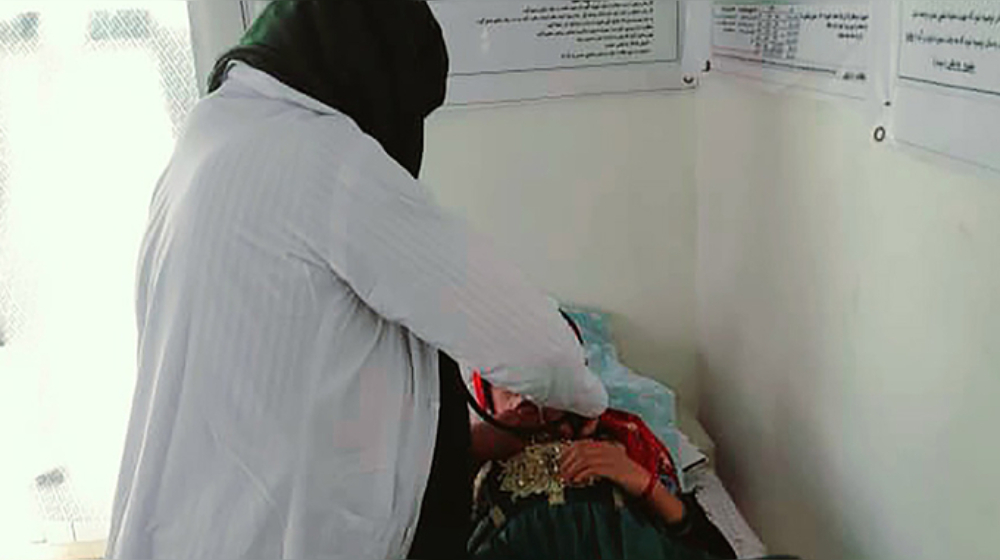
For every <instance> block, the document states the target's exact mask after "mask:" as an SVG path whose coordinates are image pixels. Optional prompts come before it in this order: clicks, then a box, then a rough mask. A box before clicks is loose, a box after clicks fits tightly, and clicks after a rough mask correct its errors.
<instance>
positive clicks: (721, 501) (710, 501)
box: [563, 305, 767, 558]
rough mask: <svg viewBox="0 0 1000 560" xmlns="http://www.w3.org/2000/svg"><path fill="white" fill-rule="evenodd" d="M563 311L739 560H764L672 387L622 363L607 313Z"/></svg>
mask: <svg viewBox="0 0 1000 560" xmlns="http://www.w3.org/2000/svg"><path fill="white" fill-rule="evenodd" d="M563 310H564V311H565V312H566V313H567V314H568V315H569V316H570V317H571V318H572V319H573V321H574V322H575V323H576V324H577V325H578V326H579V327H580V330H581V335H582V337H583V340H584V345H585V347H586V351H587V358H588V361H589V364H590V367H591V369H592V370H593V371H594V373H596V374H597V375H598V376H599V377H600V378H601V380H602V381H603V382H604V384H605V386H606V387H607V389H608V394H609V397H610V399H611V406H612V407H613V408H617V409H621V410H626V411H628V412H632V413H635V414H638V415H639V416H641V417H642V418H643V420H644V421H645V422H646V424H648V425H649V427H650V429H652V430H653V431H654V433H656V434H657V436H659V437H660V439H662V440H663V441H664V443H665V444H666V445H667V447H669V448H670V451H671V454H672V455H673V456H674V457H675V458H676V460H677V462H678V464H679V466H680V468H681V471H682V479H681V483H682V486H683V487H684V489H685V490H686V491H694V492H695V497H696V498H697V500H698V502H699V503H700V504H701V506H702V508H704V509H705V512H706V513H707V514H708V516H709V518H710V519H711V520H712V522H713V523H714V524H715V525H716V526H717V527H718V528H719V530H720V531H721V532H722V534H723V535H724V536H725V537H726V540H728V541H729V544H730V545H731V546H732V547H733V550H734V551H735V552H736V554H737V556H738V557H739V558H759V557H762V556H765V555H766V554H767V550H766V547H765V546H764V544H763V542H762V541H761V540H760V538H759V537H758V536H757V535H756V534H755V533H754V531H753V529H752V528H751V527H750V525H749V524H748V523H747V521H746V519H745V518H744V517H743V515H742V514H741V513H740V511H739V509H738V508H737V507H736V505H735V503H734V502H733V499H732V497H731V496H730V495H729V492H728V491H727V490H726V488H725V486H724V485H723V483H722V481H721V480H720V479H719V476H718V475H717V474H716V472H715V469H714V467H713V465H714V461H715V445H714V443H713V442H712V440H711V438H710V437H709V436H708V434H707V432H706V431H705V430H704V429H703V428H702V426H701V425H700V424H699V423H698V421H697V420H696V419H695V418H694V416H693V415H691V414H689V413H687V412H685V411H681V410H678V409H677V407H676V402H677V401H676V398H675V395H674V392H673V391H672V390H671V389H670V388H669V387H666V386H665V385H663V384H661V383H659V382H657V381H654V380H652V379H649V378H647V377H644V376H642V375H640V374H638V373H636V372H634V371H632V370H630V369H629V368H628V367H626V366H625V365H624V364H622V363H621V362H620V361H619V359H618V352H617V350H616V348H615V344H614V341H613V339H612V335H611V328H610V318H609V316H608V315H607V314H606V313H603V312H601V311H599V310H595V309H589V308H583V307H576V306H569V305H564V306H563Z"/></svg>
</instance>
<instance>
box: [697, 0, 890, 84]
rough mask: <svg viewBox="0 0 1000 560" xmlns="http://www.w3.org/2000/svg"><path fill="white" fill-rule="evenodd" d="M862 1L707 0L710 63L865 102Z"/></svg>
mask: <svg viewBox="0 0 1000 560" xmlns="http://www.w3.org/2000/svg"><path fill="white" fill-rule="evenodd" d="M876 13H877V10H876V9H875V8H874V7H873V3H872V2H870V1H863V2H862V1H853V2H852V1H850V0H846V1H834V2H809V1H777V2H775V1H772V2H761V1H757V2H746V1H736V0H715V2H714V6H713V14H712V24H711V25H712V60H713V66H714V69H715V70H717V71H719V72H723V73H730V74H736V75H739V76H742V77H746V78H752V79H756V80H759V81H761V82H765V83H769V84H773V85H776V86H778V87H782V88H784V87H796V88H804V89H807V90H813V91H817V92H821V93H825V94H832V95H837V96H843V97H849V98H854V99H859V100H865V99H869V98H871V97H872V91H873V84H874V83H875V75H876V74H877V73H878V69H877V68H876V65H875V64H873V60H874V57H873V54H874V52H875V50H876V44H877V39H876V38H875V37H876V34H875V33H874V32H873V27H874V21H875V19H876Z"/></svg>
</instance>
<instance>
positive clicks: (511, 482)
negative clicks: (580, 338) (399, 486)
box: [469, 322, 735, 560]
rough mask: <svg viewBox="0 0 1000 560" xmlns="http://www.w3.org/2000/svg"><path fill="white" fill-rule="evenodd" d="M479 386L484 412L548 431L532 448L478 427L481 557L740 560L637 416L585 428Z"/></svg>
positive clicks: (473, 549) (611, 414)
mask: <svg viewBox="0 0 1000 560" xmlns="http://www.w3.org/2000/svg"><path fill="white" fill-rule="evenodd" d="M571 324H572V322H571ZM573 326H574V329H575V325H573ZM473 384H474V385H475V389H476V400H477V401H478V402H479V405H480V407H481V408H482V409H483V410H484V412H486V413H487V414H488V415H489V416H491V417H492V418H493V419H495V420H497V421H499V422H500V423H502V424H503V425H504V426H511V427H515V428H521V429H524V428H529V429H531V428H535V429H539V430H541V428H543V427H544V428H547V429H545V430H541V431H538V432H536V435H534V436H532V437H531V438H530V442H529V441H525V437H524V436H523V435H514V434H512V433H509V432H507V431H505V430H502V429H500V428H498V427H494V426H493V425H491V424H490V423H488V422H482V421H479V422H475V423H474V424H473V427H472V447H473V455H474V457H475V459H476V464H477V467H478V468H479V474H478V476H477V477H476V481H475V521H474V526H475V529H474V531H473V534H472V537H471V539H470V541H469V552H470V554H471V555H472V556H474V557H476V558H504V559H518V558H562V559H572V558H587V559H593V558H623V559H632V558H642V559H650V560H656V559H677V560H695V559H711V558H735V554H734V552H733V549H732V548H731V547H730V545H729V544H728V543H727V542H726V540H725V538H724V537H723V536H722V534H721V533H719V531H718V529H716V527H715V526H714V525H712V523H711V522H710V521H709V520H708V518H707V517H706V516H705V513H704V511H703V510H702V509H701V507H700V506H699V505H698V503H697V501H696V500H694V499H693V496H690V495H688V496H685V495H682V494H681V492H680V484H679V482H678V476H677V470H676V467H675V463H674V461H673V459H672V458H671V456H670V452H669V451H668V449H667V447H666V446H665V445H663V443H662V442H661V441H660V440H659V439H657V437H656V436H655V435H654V434H653V433H652V432H651V431H650V430H649V428H648V427H647V426H646V424H645V423H644V422H643V421H642V419H641V418H639V417H638V416H635V415H632V414H629V413H626V412H621V411H616V410H610V411H608V412H607V413H605V414H604V415H602V416H601V418H599V419H598V420H595V421H592V422H590V423H587V424H583V425H580V424H578V423H574V422H571V420H572V419H571V418H570V417H568V416H567V415H564V414H562V413H560V412H558V411H552V410H540V409H539V408H538V407H536V406H535V405H534V404H532V403H531V402H529V401H528V400H526V399H523V398H521V397H520V396H519V395H516V394H513V393H510V392H508V391H505V390H503V389H500V388H498V387H492V386H491V385H490V384H489V383H488V382H486V381H485V380H484V379H482V377H480V376H479V375H478V374H474V375H473Z"/></svg>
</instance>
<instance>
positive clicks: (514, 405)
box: [493, 387, 534, 416]
mask: <svg viewBox="0 0 1000 560" xmlns="http://www.w3.org/2000/svg"><path fill="white" fill-rule="evenodd" d="M493 407H494V409H495V410H496V412H495V413H496V415H498V416H499V415H501V414H503V413H505V412H510V411H513V410H516V409H518V407H521V408H522V409H527V408H528V407H534V405H533V404H532V403H531V402H530V401H528V400H527V399H525V398H524V397H522V396H521V395H518V394H517V393H512V392H510V391H508V390H506V389H501V388H500V387H493Z"/></svg>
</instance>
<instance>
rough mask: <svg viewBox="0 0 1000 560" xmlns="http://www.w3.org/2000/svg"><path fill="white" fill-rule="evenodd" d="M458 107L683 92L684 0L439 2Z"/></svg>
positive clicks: (435, 4)
mask: <svg viewBox="0 0 1000 560" xmlns="http://www.w3.org/2000/svg"><path fill="white" fill-rule="evenodd" d="M428 5H429V6H430V7H431V9H432V10H433V11H434V14H435V16H436V17H437V19H438V21H439V22H440V23H441V27H442V29H443V31H444V35H445V39H446V41H447V43H448V50H449V52H450V53H451V76H450V78H451V79H450V85H449V99H448V101H449V103H450V104H466V103H477V102H493V101H520V100H527V99H540V98H546V97H562V96H567V95H578V94H587V93H613V92H628V91H650V90H658V89H683V88H685V87H690V86H693V85H694V83H693V82H690V83H685V82H684V80H683V71H682V55H683V45H682V41H681V38H682V36H683V31H682V30H683V29H684V27H685V23H686V21H685V19H684V10H682V7H681V4H680V2H678V1H677V0H521V1H517V0H432V1H430V2H428Z"/></svg>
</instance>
